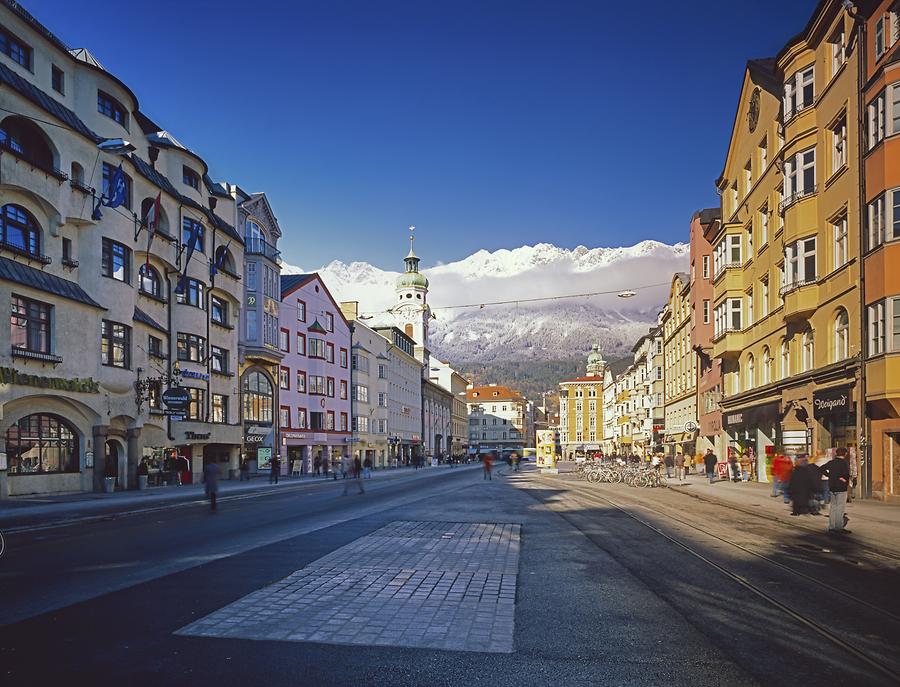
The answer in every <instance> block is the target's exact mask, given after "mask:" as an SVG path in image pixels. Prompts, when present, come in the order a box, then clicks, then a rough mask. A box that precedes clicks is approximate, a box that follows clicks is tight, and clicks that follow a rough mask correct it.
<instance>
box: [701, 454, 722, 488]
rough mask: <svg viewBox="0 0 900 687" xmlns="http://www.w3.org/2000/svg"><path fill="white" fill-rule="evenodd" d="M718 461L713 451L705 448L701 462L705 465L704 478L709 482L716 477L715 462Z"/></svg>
mask: <svg viewBox="0 0 900 687" xmlns="http://www.w3.org/2000/svg"><path fill="white" fill-rule="evenodd" d="M718 462H719V459H718V458H717V457H716V454H715V453H713V450H712V449H711V448H708V449H706V455H705V456H703V464H704V465H705V466H706V478H707V479H708V480H709V483H710V484H712V483H713V482H714V481H715V479H716V464H717V463H718Z"/></svg>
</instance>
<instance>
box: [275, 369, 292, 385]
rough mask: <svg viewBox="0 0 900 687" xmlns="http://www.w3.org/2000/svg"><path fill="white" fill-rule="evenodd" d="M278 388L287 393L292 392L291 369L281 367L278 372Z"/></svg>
mask: <svg viewBox="0 0 900 687" xmlns="http://www.w3.org/2000/svg"><path fill="white" fill-rule="evenodd" d="M278 388H280V389H284V390H285V391H290V390H291V369H290V368H289V367H284V366H282V367H280V368H279V370H278Z"/></svg>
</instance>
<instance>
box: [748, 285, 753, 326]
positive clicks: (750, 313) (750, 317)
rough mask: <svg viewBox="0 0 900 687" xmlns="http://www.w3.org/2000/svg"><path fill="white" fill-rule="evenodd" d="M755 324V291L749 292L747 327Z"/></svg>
mask: <svg viewBox="0 0 900 687" xmlns="http://www.w3.org/2000/svg"><path fill="white" fill-rule="evenodd" d="M752 324H753V289H750V290H749V291H748V292H747V326H748V327H749V326H750V325H752Z"/></svg>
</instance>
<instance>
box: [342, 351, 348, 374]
mask: <svg viewBox="0 0 900 687" xmlns="http://www.w3.org/2000/svg"><path fill="white" fill-rule="evenodd" d="M341 367H343V368H344V369H346V368H347V349H346V348H342V349H341Z"/></svg>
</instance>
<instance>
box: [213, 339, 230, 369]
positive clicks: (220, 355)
mask: <svg viewBox="0 0 900 687" xmlns="http://www.w3.org/2000/svg"><path fill="white" fill-rule="evenodd" d="M209 361H210V367H211V368H212V371H213V372H218V373H219V374H228V372H229V366H228V351H227V350H226V349H224V348H221V347H220V346H210V347H209Z"/></svg>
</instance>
